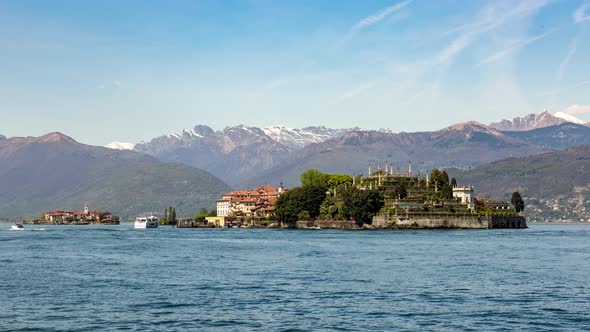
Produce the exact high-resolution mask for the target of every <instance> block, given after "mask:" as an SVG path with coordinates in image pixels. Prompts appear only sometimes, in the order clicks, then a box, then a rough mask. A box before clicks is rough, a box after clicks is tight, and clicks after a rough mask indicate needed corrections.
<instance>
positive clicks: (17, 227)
mask: <svg viewBox="0 0 590 332" xmlns="http://www.w3.org/2000/svg"><path fill="white" fill-rule="evenodd" d="M10 230H11V231H24V230H25V226H23V224H14V225H12V226H10Z"/></svg>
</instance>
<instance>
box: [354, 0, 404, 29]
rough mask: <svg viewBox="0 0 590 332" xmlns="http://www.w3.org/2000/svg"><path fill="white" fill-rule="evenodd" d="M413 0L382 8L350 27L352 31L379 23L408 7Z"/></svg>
mask: <svg viewBox="0 0 590 332" xmlns="http://www.w3.org/2000/svg"><path fill="white" fill-rule="evenodd" d="M412 1H413V0H406V1H402V2H399V3H396V4H395V5H392V6H389V7H387V8H385V9H382V10H380V11H378V12H376V13H374V14H372V15H369V16H367V17H365V18H363V19H362V20H360V21H358V22H357V23H356V24H355V25H353V26H352V27H351V28H350V32H355V31H358V30H361V29H364V28H366V27H368V26H371V25H374V24H377V23H379V22H381V21H383V20H384V19H385V18H387V17H388V16H389V15H391V14H393V13H395V12H397V11H399V10H401V9H403V8H404V7H406V6H407V5H409V4H410V3H412Z"/></svg>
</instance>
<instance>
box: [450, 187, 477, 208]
mask: <svg viewBox="0 0 590 332" xmlns="http://www.w3.org/2000/svg"><path fill="white" fill-rule="evenodd" d="M453 197H455V198H458V199H460V200H461V203H463V204H465V205H467V206H468V207H469V210H473V209H475V200H474V196H473V186H457V187H455V188H453Z"/></svg>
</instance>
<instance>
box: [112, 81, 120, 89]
mask: <svg viewBox="0 0 590 332" xmlns="http://www.w3.org/2000/svg"><path fill="white" fill-rule="evenodd" d="M113 85H114V86H116V87H117V88H120V87H121V81H118V80H114V81H113Z"/></svg>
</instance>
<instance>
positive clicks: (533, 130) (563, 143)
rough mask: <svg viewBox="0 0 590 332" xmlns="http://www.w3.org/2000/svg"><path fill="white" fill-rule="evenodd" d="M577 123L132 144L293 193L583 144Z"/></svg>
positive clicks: (291, 132) (189, 135)
mask: <svg viewBox="0 0 590 332" xmlns="http://www.w3.org/2000/svg"><path fill="white" fill-rule="evenodd" d="M571 121H574V122H575V123H573V122H571ZM581 123H583V121H581V120H579V119H576V118H574V117H572V116H571V115H568V114H565V113H559V112H558V113H556V114H550V113H549V112H542V113H539V114H530V115H527V116H523V117H519V118H515V119H513V120H502V121H500V122H497V123H492V124H491V125H489V126H486V125H483V124H480V123H477V122H468V123H463V124H458V125H455V126H451V127H448V128H445V129H442V130H438V131H432V132H416V133H406V132H401V133H394V132H392V131H391V130H388V129H380V130H366V129H360V128H346V129H330V128H326V127H306V128H302V129H293V128H288V127H285V126H273V127H263V128H258V127H248V126H244V125H239V126H233V127H226V128H224V129H223V130H220V131H214V130H213V129H211V128H209V127H207V126H202V125H199V126H196V127H195V128H194V129H189V130H187V129H185V130H183V131H182V132H180V133H175V134H169V135H165V136H161V137H157V138H154V139H153V140H151V141H149V142H142V143H139V144H136V145H135V146H134V150H135V151H137V152H141V153H146V154H149V155H152V156H155V157H156V158H158V159H160V160H163V161H167V162H177V163H183V164H187V165H191V166H194V167H197V168H201V169H204V170H207V171H208V172H210V173H212V174H214V175H215V176H217V177H219V178H221V179H223V180H224V181H225V182H226V183H228V184H230V185H231V186H233V187H247V186H251V185H255V184H256V183H261V182H265V183H266V182H268V183H271V184H274V185H277V184H278V183H279V182H281V181H283V182H284V183H285V184H286V185H289V186H293V185H296V184H297V183H298V181H297V179H298V174H299V173H300V172H302V171H305V170H306V169H308V168H318V169H320V170H324V171H332V172H345V173H360V172H363V171H364V170H365V169H366V166H367V163H368V162H369V161H372V162H374V163H377V162H379V163H385V161H386V160H388V161H390V162H393V163H394V164H395V163H400V164H401V163H403V164H407V162H408V161H409V160H411V161H413V162H414V164H415V166H416V168H415V169H421V170H427V169H431V168H433V167H460V168H465V167H473V166H477V165H480V164H482V163H485V162H489V161H494V160H498V159H502V158H507V157H511V156H522V155H529V154H538V153H542V152H547V151H550V150H553V149H563V148H567V147H571V146H575V145H579V144H586V143H587V142H588V135H587V132H588V129H590V128H588V127H587V126H584V125H582V124H581ZM404 167H405V166H404Z"/></svg>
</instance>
